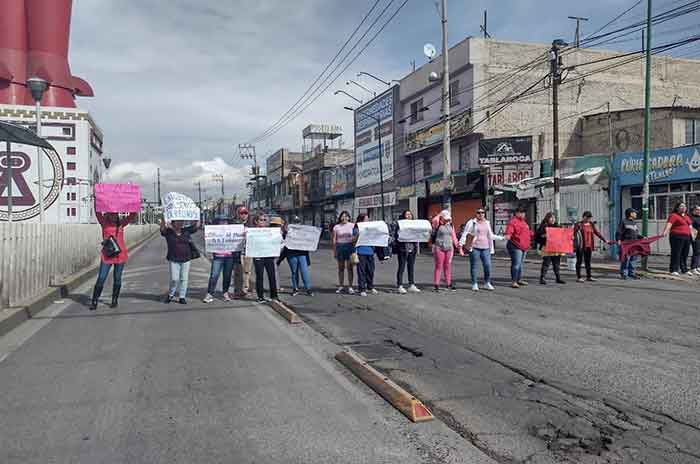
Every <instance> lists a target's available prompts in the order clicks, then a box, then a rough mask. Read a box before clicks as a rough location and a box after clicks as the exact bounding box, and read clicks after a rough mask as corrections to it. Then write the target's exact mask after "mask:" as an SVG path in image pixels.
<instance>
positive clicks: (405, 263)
mask: <svg viewBox="0 0 700 464" xmlns="http://www.w3.org/2000/svg"><path fill="white" fill-rule="evenodd" d="M399 219H400V220H411V219H413V213H412V212H411V210H408V209H407V210H406V211H404V212H403V213H402V214H401V217H400V218H399ZM391 232H392V233H391V234H390V236H391V237H393V238H394V242H393V245H394V251H395V253H396V255H397V256H398V258H399V259H398V261H399V267H398V269H397V270H396V288H397V292H399V293H400V294H402V295H403V294H406V293H408V292H411V293H419V292H420V289H419V288H418V287H416V280H415V268H416V255H417V254H418V242H399V226H398V224H393V227H392V231H391ZM406 268H408V285H409V286H408V290H406V289H405V288H404V286H403V274H404V271H405V270H406Z"/></svg>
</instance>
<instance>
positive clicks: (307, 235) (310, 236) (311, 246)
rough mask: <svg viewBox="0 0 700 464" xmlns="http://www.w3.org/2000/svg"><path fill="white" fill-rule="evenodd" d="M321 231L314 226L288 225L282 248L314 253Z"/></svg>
mask: <svg viewBox="0 0 700 464" xmlns="http://www.w3.org/2000/svg"><path fill="white" fill-rule="evenodd" d="M320 238H321V229H320V228H318V227H314V226H303V225H300V224H290V225H289V228H288V230H287V238H286V239H285V241H284V246H286V247H287V248H288V249H290V250H302V251H316V250H317V249H318V240H319V239H320Z"/></svg>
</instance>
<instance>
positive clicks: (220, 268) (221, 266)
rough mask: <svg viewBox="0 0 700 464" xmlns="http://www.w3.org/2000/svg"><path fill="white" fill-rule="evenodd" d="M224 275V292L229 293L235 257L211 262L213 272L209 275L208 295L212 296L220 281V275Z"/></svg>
mask: <svg viewBox="0 0 700 464" xmlns="http://www.w3.org/2000/svg"><path fill="white" fill-rule="evenodd" d="M222 272H223V273H224V282H223V286H222V289H221V290H222V291H223V292H224V293H226V292H228V289H229V287H230V286H231V273H232V272H233V256H231V257H227V258H216V257H215V258H214V259H212V261H211V272H210V273H209V286H208V287H207V293H209V294H210V295H211V294H213V293H214V291H215V290H216V283H217V282H218V281H219V274H221V273H222Z"/></svg>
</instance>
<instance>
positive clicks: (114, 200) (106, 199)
mask: <svg viewBox="0 0 700 464" xmlns="http://www.w3.org/2000/svg"><path fill="white" fill-rule="evenodd" d="M95 211H96V212H98V213H138V212H139V211H141V189H140V188H139V186H138V185H136V184H95Z"/></svg>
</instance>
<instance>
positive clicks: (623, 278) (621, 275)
mask: <svg viewBox="0 0 700 464" xmlns="http://www.w3.org/2000/svg"><path fill="white" fill-rule="evenodd" d="M628 278H629V277H627V276H626V275H624V274H620V279H622V280H627V279H628Z"/></svg>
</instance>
